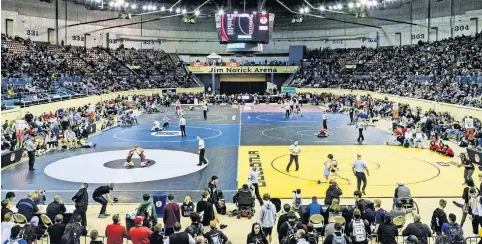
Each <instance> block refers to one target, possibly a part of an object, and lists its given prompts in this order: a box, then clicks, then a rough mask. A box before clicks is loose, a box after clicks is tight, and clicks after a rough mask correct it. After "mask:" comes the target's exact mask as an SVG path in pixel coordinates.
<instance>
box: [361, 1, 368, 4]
mask: <svg viewBox="0 0 482 244" xmlns="http://www.w3.org/2000/svg"><path fill="white" fill-rule="evenodd" d="M360 4H361V5H367V4H368V0H360Z"/></svg>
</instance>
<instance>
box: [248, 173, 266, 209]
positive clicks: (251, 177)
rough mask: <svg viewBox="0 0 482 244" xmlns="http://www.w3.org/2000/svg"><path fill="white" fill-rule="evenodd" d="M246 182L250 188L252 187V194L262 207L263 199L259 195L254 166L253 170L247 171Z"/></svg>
mask: <svg viewBox="0 0 482 244" xmlns="http://www.w3.org/2000/svg"><path fill="white" fill-rule="evenodd" d="M248 181H249V183H250V184H251V185H252V186H254V194H255V195H256V198H257V199H258V201H259V206H263V199H262V198H261V195H260V194H259V185H258V171H256V166H253V168H251V171H249V175H248Z"/></svg>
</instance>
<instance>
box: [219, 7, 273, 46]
mask: <svg viewBox="0 0 482 244" xmlns="http://www.w3.org/2000/svg"><path fill="white" fill-rule="evenodd" d="M215 19H216V29H217V31H218V37H219V40H220V41H221V42H222V43H231V42H263V43H268V42H269V37H270V34H269V32H270V25H269V14H267V13H266V14H262V13H256V14H255V13H237V14H235V13H225V14H216V18H215Z"/></svg>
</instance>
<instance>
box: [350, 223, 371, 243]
mask: <svg viewBox="0 0 482 244" xmlns="http://www.w3.org/2000/svg"><path fill="white" fill-rule="evenodd" d="M352 228H353V233H352V236H353V239H354V241H356V242H362V241H366V239H367V233H366V231H365V223H364V222H363V220H360V219H358V220H352Z"/></svg>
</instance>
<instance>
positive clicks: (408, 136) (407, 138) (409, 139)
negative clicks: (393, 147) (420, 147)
mask: <svg viewBox="0 0 482 244" xmlns="http://www.w3.org/2000/svg"><path fill="white" fill-rule="evenodd" d="M407 143H408V146H409V147H413V146H414V143H413V134H412V131H411V130H407V132H405V140H404V141H403V145H404V146H405V144H407Z"/></svg>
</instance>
